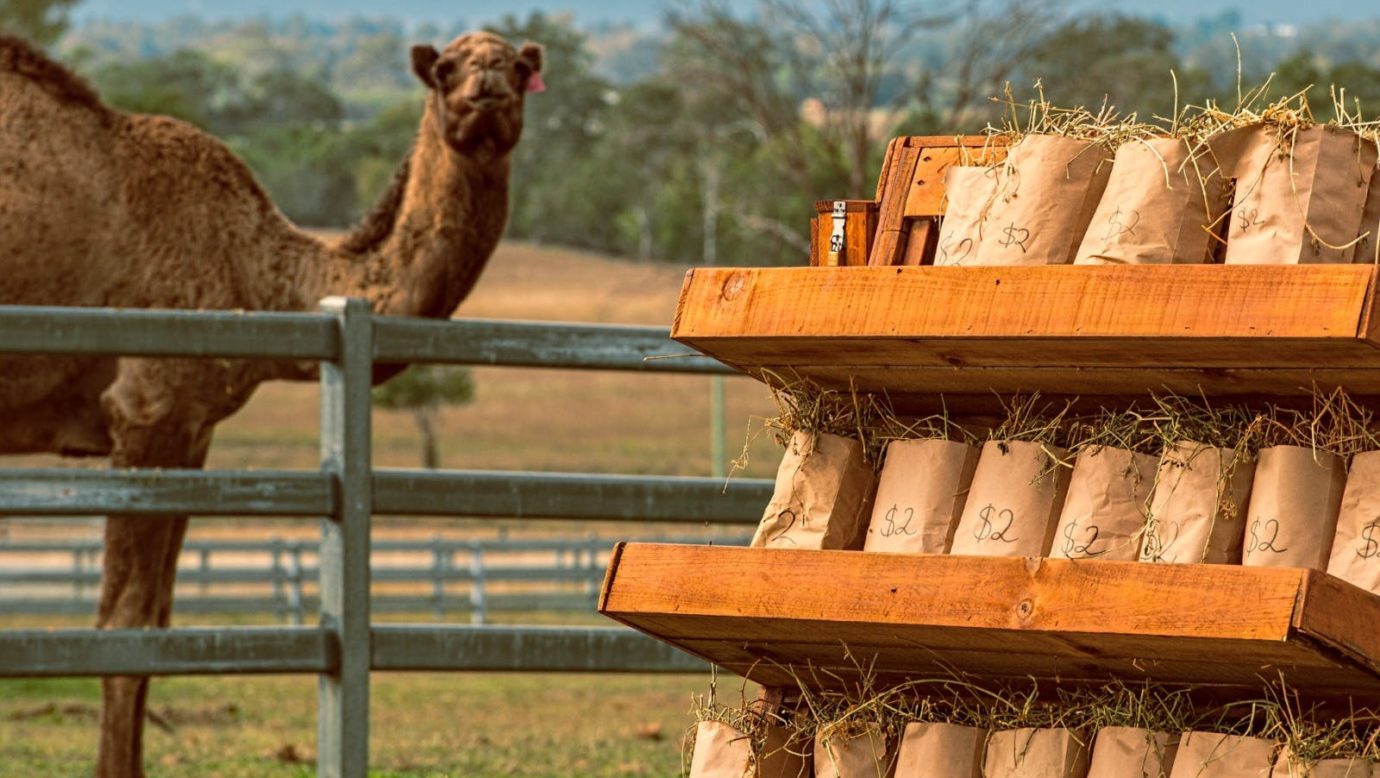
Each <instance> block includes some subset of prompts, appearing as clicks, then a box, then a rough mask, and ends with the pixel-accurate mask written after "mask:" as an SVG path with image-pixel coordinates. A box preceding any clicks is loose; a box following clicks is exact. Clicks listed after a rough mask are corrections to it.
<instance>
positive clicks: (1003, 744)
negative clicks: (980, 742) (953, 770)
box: [982, 728, 1088, 778]
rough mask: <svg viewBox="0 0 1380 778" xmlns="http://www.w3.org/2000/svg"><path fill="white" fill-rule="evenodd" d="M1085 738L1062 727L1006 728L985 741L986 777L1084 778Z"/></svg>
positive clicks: (1086, 747)
mask: <svg viewBox="0 0 1380 778" xmlns="http://www.w3.org/2000/svg"><path fill="white" fill-rule="evenodd" d="M1087 771H1088V746H1087V736H1086V735H1085V734H1083V733H1081V732H1077V731H1075V730H1071V729H1065V728H1048V729H1031V728H1025V729H1005V730H1000V731H998V732H993V733H992V736H991V737H990V738H989V739H988V741H987V754H986V758H985V764H984V767H983V773H982V774H983V775H984V776H985V778H1084V776H1085V775H1086V774H1087Z"/></svg>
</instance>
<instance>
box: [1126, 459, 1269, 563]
mask: <svg viewBox="0 0 1380 778" xmlns="http://www.w3.org/2000/svg"><path fill="white" fill-rule="evenodd" d="M1254 480H1255V462H1253V461H1250V460H1248V458H1247V455H1246V453H1245V452H1244V451H1242V450H1240V449H1238V448H1235V447H1232V448H1228V447H1224V446H1214V445H1211V444H1208V443H1203V442H1199V441H1193V440H1179V441H1176V442H1175V443H1173V444H1172V445H1171V446H1170V447H1169V448H1168V449H1166V450H1165V452H1164V455H1163V456H1162V457H1161V459H1160V463H1159V468H1158V471H1157V472H1156V474H1155V491H1154V494H1153V495H1152V496H1151V498H1150V517H1151V521H1150V529H1149V531H1148V532H1147V533H1146V539H1145V543H1144V544H1143V545H1142V547H1141V560H1142V561H1145V562H1167V563H1171V564H1197V563H1207V564H1218V565H1234V564H1240V562H1241V544H1242V543H1243V542H1244V538H1245V529H1244V527H1245V522H1244V521H1243V517H1244V516H1245V515H1246V508H1247V505H1248V500H1249V499H1250V494H1251V484H1252V483H1253V482H1254Z"/></svg>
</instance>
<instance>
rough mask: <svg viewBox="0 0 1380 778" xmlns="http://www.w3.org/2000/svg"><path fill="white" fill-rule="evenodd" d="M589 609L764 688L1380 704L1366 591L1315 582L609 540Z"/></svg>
mask: <svg viewBox="0 0 1380 778" xmlns="http://www.w3.org/2000/svg"><path fill="white" fill-rule="evenodd" d="M599 610H600V612H601V613H604V614H605V615H607V616H609V617H611V618H613V619H615V620H617V621H620V622H622V623H624V624H627V625H629V626H632V627H635V628H637V629H639V630H641V631H643V632H646V633H647V634H649V635H652V636H653V637H656V638H659V639H661V640H664V641H666V642H668V643H670V644H672V645H675V646H678V647H680V648H682V649H684V650H686V651H689V652H690V653H693V654H696V655H698V656H701V657H703V658H705V659H706V660H708V661H711V662H714V663H716V664H718V665H720V666H722V667H724V668H725V669H727V670H730V671H732V672H734V673H738V674H740V675H743V676H746V677H749V678H751V679H752V680H754V681H758V682H760V683H763V684H766V685H769V686H776V685H792V684H794V683H795V680H794V679H795V678H797V677H803V678H806V679H807V680H808V679H809V678H814V679H816V682H818V683H820V684H822V685H830V683H831V681H832V682H837V681H839V680H840V679H851V678H855V677H856V675H857V671H858V668H859V667H860V666H861V667H871V668H872V672H874V673H875V674H876V675H877V677H878V678H879V679H880V680H884V681H895V680H902V679H906V678H913V677H917V676H920V675H925V674H934V673H948V672H953V671H957V672H961V673H965V674H971V675H972V676H975V677H977V678H979V679H982V678H988V679H1003V678H1026V677H1030V676H1034V677H1036V678H1048V679H1055V678H1057V679H1060V680H1061V681H1065V682H1070V681H1072V682H1078V681H1086V682H1103V681H1106V680H1107V679H1108V678H1109V677H1119V678H1123V679H1126V680H1139V679H1144V678H1153V679H1155V680H1157V681H1160V682H1164V683H1186V684H1196V685H1206V686H1211V687H1218V688H1221V689H1227V690H1241V691H1245V690H1247V689H1255V690H1258V689H1259V687H1260V685H1261V683H1262V682H1263V681H1267V680H1268V681H1273V680H1278V679H1279V678H1280V677H1281V675H1282V676H1283V677H1284V678H1286V679H1288V680H1289V681H1290V682H1291V683H1294V684H1297V685H1298V686H1299V687H1300V688H1302V689H1303V690H1304V691H1305V694H1306V695H1308V696H1313V697H1319V698H1327V697H1341V696H1347V695H1351V696H1360V697H1365V698H1368V699H1374V700H1380V629H1377V628H1376V627H1375V626H1374V625H1376V624H1380V598H1377V597H1375V596H1373V595H1371V594H1370V593H1368V592H1365V591H1362V590H1360V589H1358V588H1356V587H1354V586H1351V585H1349V584H1346V583H1343V582H1341V581H1338V580H1336V579H1334V578H1331V577H1329V576H1326V575H1325V574H1322V573H1319V572H1316V571H1309V570H1297V569H1275V568H1247V567H1237V566H1220V565H1149V564H1138V563H1129V562H1070V561H1067V560H1050V559H1038V560H1036V559H998V558H982V557H951V556H903V555H896V554H874V553H862V552H847V551H793V550H776V549H752V548H729V547H714V546H675V545H660V544H622V545H620V546H619V547H618V548H617V549H616V550H615V553H614V556H613V558H612V560H611V561H610V565H609V572H608V576H607V577H606V579H605V582H604V589H603V593H602V595H601V598H600V606H599Z"/></svg>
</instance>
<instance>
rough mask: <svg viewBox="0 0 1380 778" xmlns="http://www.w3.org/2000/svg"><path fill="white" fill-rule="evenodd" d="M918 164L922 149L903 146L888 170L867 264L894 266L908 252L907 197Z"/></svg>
mask: <svg viewBox="0 0 1380 778" xmlns="http://www.w3.org/2000/svg"><path fill="white" fill-rule="evenodd" d="M919 161H920V149H917V148H912V147H910V146H902V147H900V148H899V149H898V150H897V153H896V158H895V159H894V160H893V161H892V163H891V165H889V166H888V168H887V179H886V185H885V186H884V187H883V188H882V193H881V198H880V200H879V204H878V206H877V234H876V236H875V237H874V238H873V240H872V253H871V254H870V255H868V259H867V264H868V265H876V266H890V265H895V264H896V263H897V262H899V261H900V259H901V256H902V254H903V253H904V252H905V245H904V240H903V239H904V237H905V218H906V214H905V209H906V197H907V195H908V193H909V189H910V182H911V181H913V180H914V178H915V167H916V164H917V163H918V162H919Z"/></svg>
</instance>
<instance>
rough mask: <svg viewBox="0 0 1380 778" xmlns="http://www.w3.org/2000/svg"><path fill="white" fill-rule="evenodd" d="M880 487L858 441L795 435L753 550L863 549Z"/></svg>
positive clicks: (807, 434)
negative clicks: (878, 487)
mask: <svg viewBox="0 0 1380 778" xmlns="http://www.w3.org/2000/svg"><path fill="white" fill-rule="evenodd" d="M876 483H877V479H876V476H875V475H874V474H873V472H872V466H871V465H869V464H868V463H867V461H866V460H865V459H864V458H863V447H862V444H861V443H859V442H858V441H856V440H853V439H852V438H844V437H839V436H838V435H830V434H827V433H818V434H816V433H813V432H797V433H795V434H794V435H792V436H791V439H790V442H789V444H788V445H787V446H786V455H785V457H784V458H782V460H781V467H780V469H778V470H777V472H776V489H775V491H773V492H772V497H771V502H770V503H768V504H767V510H766V512H765V513H764V514H763V515H762V522H761V523H760V524H758V525H757V532H756V534H754V535H753V536H752V546H753V547H754V548H808V549H860V548H862V544H863V536H864V534H866V532H867V519H868V517H869V516H870V515H871V513H872V503H871V500H872V493H873V491H874V490H875V489H876Z"/></svg>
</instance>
